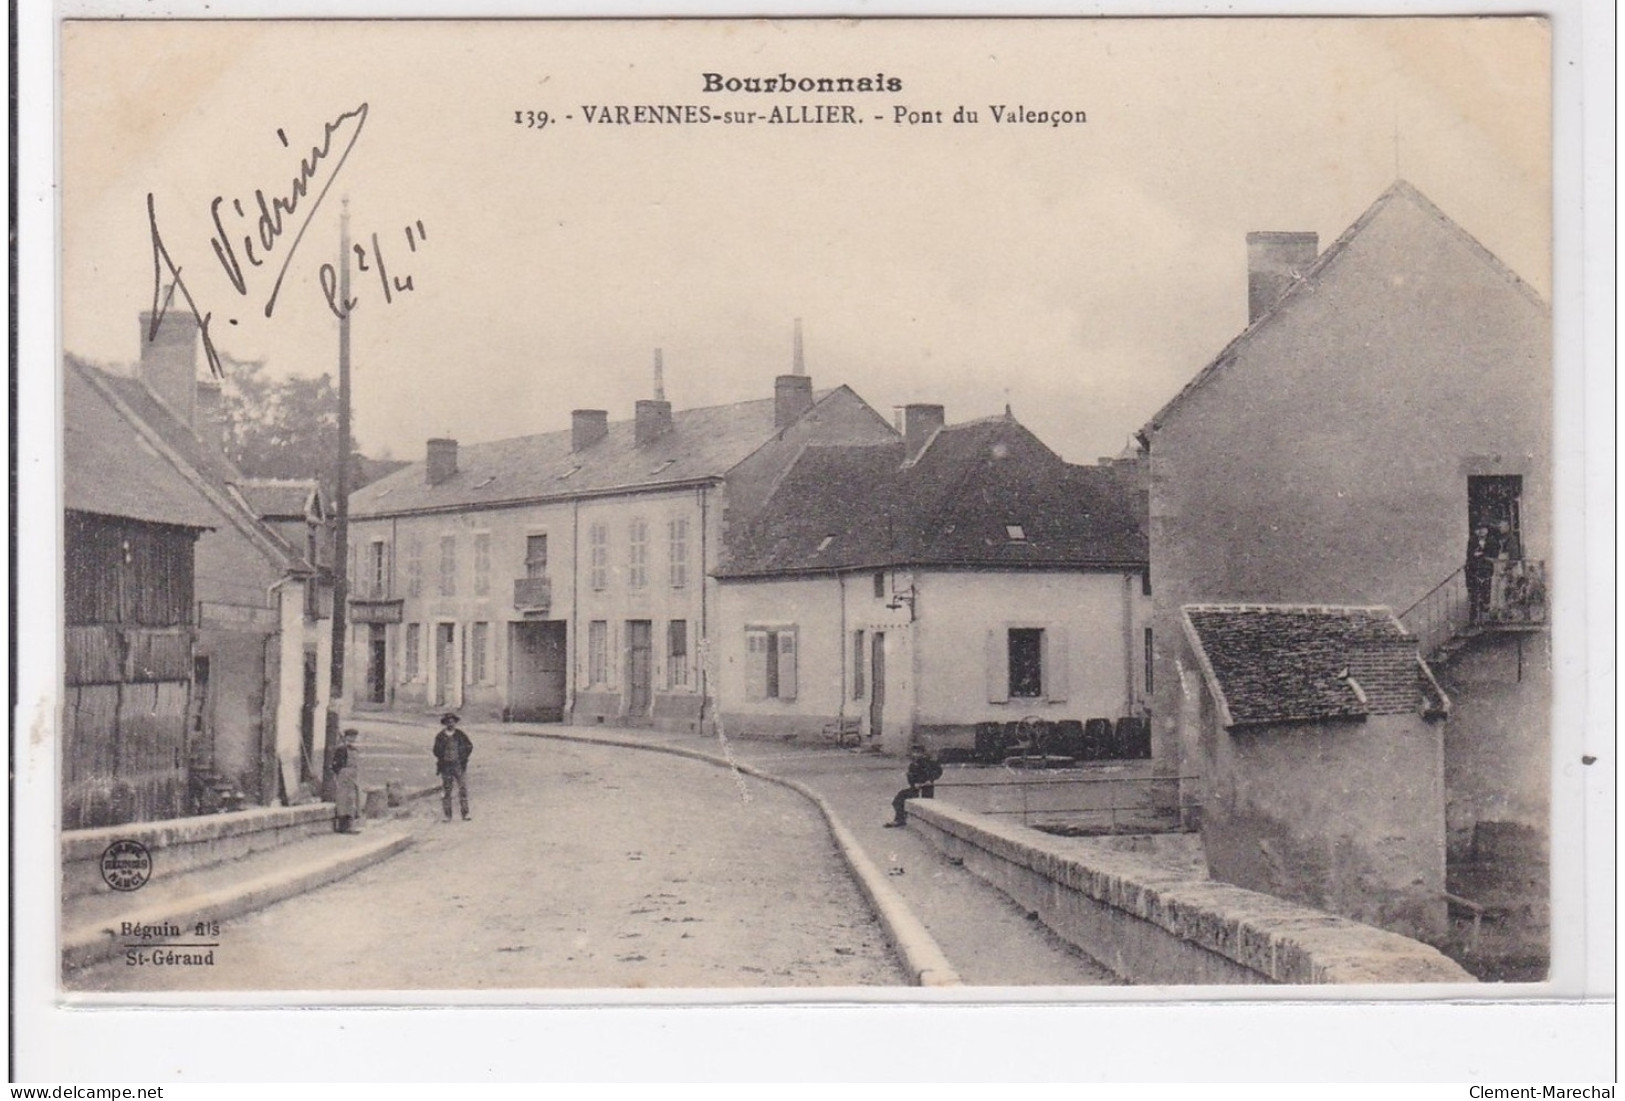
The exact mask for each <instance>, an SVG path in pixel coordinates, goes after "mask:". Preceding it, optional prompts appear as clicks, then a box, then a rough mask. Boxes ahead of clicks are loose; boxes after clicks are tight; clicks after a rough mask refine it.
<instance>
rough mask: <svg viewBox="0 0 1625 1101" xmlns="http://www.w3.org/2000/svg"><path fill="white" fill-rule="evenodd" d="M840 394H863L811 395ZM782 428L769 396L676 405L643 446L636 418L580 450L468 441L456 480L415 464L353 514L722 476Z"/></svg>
mask: <svg viewBox="0 0 1625 1101" xmlns="http://www.w3.org/2000/svg"><path fill="white" fill-rule="evenodd" d="M837 394H844V395H847V396H850V397H852V398H853V399H855V400H861V399H858V398H857V395H856V394H854V393H853V392H852V390H851V389H849V388H848V387H846V386H841V387H837V388H836V389H834V390H825V391H822V392H820V393H818V394H817V395H815V398H816V400H815V401H814V404H813V410H816V409H817V408H818V407H819V406H820V405H822V404H823V403H824V402H827V401H829V400H830V399H831V398H832V397H834V396H835V395H837ZM803 415H804V416H806V415H811V411H809V413H808V414H803ZM777 432H778V429H777V427H776V426H775V424H774V399H773V398H763V399H761V400H757V401H742V402H735V403H733V404H731V405H712V406H705V407H702V408H698V409H683V410H678V411H676V412H674V413H673V414H672V418H671V428H670V430H669V431H667V432H665V433H663V434H662V435H660V436H658V437H656V438H655V439H653V440H651V441H649V442H648V443H645V444H643V445H641V446H640V445H639V444H638V443H637V439H636V435H635V433H636V428H635V422H634V421H632V420H623V421H614V422H611V423H610V425H609V432H608V434H607V435H605V436H604V437H603V438H601V439H599V440H597V441H596V442H594V443H593V444H591V445H590V446H588V447H585V448H583V449H582V450H581V451H579V452H577V451H572V450H571V444H572V439H571V432H570V431H569V430H565V431H560V432H544V433H541V434H539V435H532V436H518V437H515V438H513V439H506V440H493V441H491V442H489V443H476V444H465V445H463V446H461V447H460V448H459V449H458V453H457V473H456V474H454V475H452V476H451V477H450V478H448V479H446V480H445V481H443V482H441V483H440V484H438V485H430V484H429V483H428V480H427V478H426V476H425V474H426V471H425V465H426V464H425V463H423V462H415V463H412V464H411V465H410V466H407V467H405V468H403V469H401V470H397V471H395V472H394V473H392V474H389V475H387V476H385V477H383V478H380V479H379V480H378V481H376V482H373V483H372V484H371V485H367V486H363V487H362V488H360V489H358V490H356V491H355V492H354V493H352V494H351V495H350V515H351V516H352V517H364V516H389V515H393V514H398V513H406V512H418V511H435V510H449V509H457V508H479V507H491V506H496V505H502V504H508V503H516V502H521V501H527V502H528V501H537V500H547V499H560V500H568V499H570V498H572V497H581V496H589V495H592V494H595V493H604V492H611V491H616V490H626V489H657V488H659V487H661V486H665V485H682V484H685V483H689V482H693V481H696V480H703V479H708V478H720V477H722V476H723V475H725V474H727V473H728V471H730V470H732V469H733V468H734V467H735V466H737V465H739V463H741V462H742V461H744V460H745V459H746V458H747V457H749V456H750V455H751V454H752V453H753V452H754V451H756V450H757V449H758V448H759V447H761V446H762V445H763V444H765V443H767V442H768V441H769V440H770V439H772V438H773V437H774V435H775V434H776V433H777Z"/></svg>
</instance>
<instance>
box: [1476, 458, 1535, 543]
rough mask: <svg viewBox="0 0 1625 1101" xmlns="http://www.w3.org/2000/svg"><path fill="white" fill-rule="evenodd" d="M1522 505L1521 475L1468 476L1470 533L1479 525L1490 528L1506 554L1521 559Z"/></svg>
mask: <svg viewBox="0 0 1625 1101" xmlns="http://www.w3.org/2000/svg"><path fill="white" fill-rule="evenodd" d="M1522 504H1523V476H1522V475H1519V474H1473V475H1469V476H1468V478H1467V529H1468V532H1469V534H1470V533H1471V532H1472V531H1473V530H1474V529H1476V528H1479V527H1487V528H1489V529H1490V531H1491V533H1493V536H1494V538H1495V541H1496V544H1497V546H1498V548H1499V549H1501V550H1502V551H1504V552H1505V554H1506V557H1508V558H1522V557H1523V554H1522V538H1521V534H1522V521H1523V515H1522V513H1523V508H1522ZM1503 525H1504V526H1503Z"/></svg>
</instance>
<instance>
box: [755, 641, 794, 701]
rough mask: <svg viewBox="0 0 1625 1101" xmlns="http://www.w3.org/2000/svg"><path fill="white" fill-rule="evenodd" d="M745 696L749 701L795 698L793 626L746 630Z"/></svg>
mask: <svg viewBox="0 0 1625 1101" xmlns="http://www.w3.org/2000/svg"><path fill="white" fill-rule="evenodd" d="M745 695H746V696H747V697H748V698H750V699H753V700H793V699H795V698H796V632H795V628H794V627H790V628H775V629H773V630H767V629H765V628H757V627H751V628H747V629H746V631H745Z"/></svg>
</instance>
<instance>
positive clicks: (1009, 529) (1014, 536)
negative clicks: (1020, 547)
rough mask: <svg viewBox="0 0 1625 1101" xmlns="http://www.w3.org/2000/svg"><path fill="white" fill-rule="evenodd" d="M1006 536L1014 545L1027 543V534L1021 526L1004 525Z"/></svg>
mask: <svg viewBox="0 0 1625 1101" xmlns="http://www.w3.org/2000/svg"><path fill="white" fill-rule="evenodd" d="M1004 536H1005V538H1006V539H1008V540H1010V542H1012V543H1025V542H1026V541H1027V533H1026V531H1025V530H1023V529H1022V526H1021V525H1020V524H1006V525H1004Z"/></svg>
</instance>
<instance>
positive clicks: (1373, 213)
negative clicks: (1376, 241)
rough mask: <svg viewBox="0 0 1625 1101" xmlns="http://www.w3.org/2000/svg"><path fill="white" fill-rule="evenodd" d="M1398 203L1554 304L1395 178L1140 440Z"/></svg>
mask: <svg viewBox="0 0 1625 1101" xmlns="http://www.w3.org/2000/svg"><path fill="white" fill-rule="evenodd" d="M1396 202H1406V203H1409V204H1411V205H1412V206H1414V207H1415V208H1416V209H1418V210H1420V211H1421V212H1422V213H1423V214H1425V215H1426V216H1427V218H1428V220H1429V221H1431V222H1432V223H1434V224H1435V225H1436V226H1437V227H1438V228H1439V229H1440V230H1442V231H1443V232H1444V233H1445V235H1447V236H1448V237H1452V238H1454V239H1455V240H1456V241H1458V242H1460V243H1461V244H1464V245H1466V246H1467V248H1468V249H1469V250H1470V251H1471V252H1473V253H1475V254H1476V255H1477V256H1478V258H1479V259H1480V260H1481V261H1483V263H1484V264H1485V265H1486V266H1487V267H1489V268H1490V269H1491V270H1493V271H1494V272H1495V273H1496V274H1497V275H1499V276H1500V277H1501V278H1502V279H1503V280H1505V281H1506V283H1507V285H1508V286H1510V287H1512V288H1513V289H1514V290H1515V291H1516V292H1517V293H1518V294H1520V295H1521V296H1523V297H1524V298H1526V299H1528V300H1529V301H1530V302H1532V303H1533V304H1535V305H1537V306H1539V307H1540V308H1541V309H1543V310H1544V309H1548V308H1549V307H1548V305H1547V303H1546V302H1545V301H1544V300H1543V299H1542V298H1541V297H1540V295H1539V294H1537V293H1536V292H1535V290H1534V288H1533V287H1531V286H1529V284H1528V283H1525V282H1524V281H1523V280H1522V279H1521V278H1519V276H1518V274H1517V273H1516V272H1514V271H1513V270H1512V269H1511V268H1509V267H1507V266H1506V264H1504V263H1502V261H1501V259H1500V257H1498V256H1496V255H1495V254H1494V253H1493V252H1491V251H1490V250H1489V249H1487V248H1485V247H1484V246H1483V245H1482V244H1481V243H1480V242H1479V241H1478V239H1477V238H1476V237H1474V236H1473V235H1472V234H1470V233H1468V232H1467V231H1466V230H1465V229H1462V228H1461V226H1459V225H1457V224H1456V222H1455V221H1454V220H1452V219H1451V218H1450V216H1449V215H1448V214H1446V213H1445V212H1444V211H1442V210H1440V209H1439V208H1438V207H1437V206H1435V205H1434V204H1433V201H1432V200H1431V199H1429V198H1428V197H1427V196H1426V195H1423V194H1422V193H1421V192H1420V191H1418V190H1417V189H1416V188H1415V187H1414V186H1412V185H1411V184H1410V183H1408V182H1406V181H1405V180H1395V181H1394V182H1393V183H1392V184H1390V185H1389V186H1388V189H1387V190H1386V191H1384V192H1383V193H1382V194H1381V195H1379V196H1377V199H1376V201H1375V202H1373V203H1372V204H1371V205H1370V206H1369V207H1367V208H1366V210H1365V213H1363V214H1361V215H1360V216H1359V217H1358V218H1356V219H1355V220H1354V223H1353V224H1352V225H1350V226H1349V228H1348V229H1346V230H1344V231H1343V233H1342V235H1341V236H1339V237H1338V238H1337V240H1336V241H1334V242H1332V244H1331V245H1329V246H1328V247H1327V248H1326V250H1325V251H1324V252H1322V253H1321V254H1320V255H1319V256H1317V257H1316V258H1315V262H1314V263H1313V264H1311V265H1310V266H1309V267H1308V268H1307V269H1305V270H1304V272H1303V275H1302V276H1301V277H1300V278H1299V279H1297V280H1296V281H1295V282H1294V283H1293V284H1292V286H1291V287H1290V288H1289V289H1288V290H1287V291H1286V293H1285V294H1283V295H1282V296H1281V297H1280V298H1279V299H1278V300H1277V301H1276V302H1275V304H1274V305H1273V306H1271V307H1270V308H1269V309H1268V310H1266V311H1264V313H1263V314H1261V315H1260V316H1259V317H1258V318H1257V319H1255V320H1254V321H1253V322H1252V323H1251V324H1249V325H1248V326H1247V328H1245V329H1243V330H1242V331H1241V332H1240V333H1239V334H1238V335H1237V336H1236V337H1235V339H1233V340H1231V341H1230V343H1229V344H1227V345H1225V347H1224V349H1223V350H1222V351H1220V352H1219V354H1218V355H1217V356H1215V357H1213V359H1212V361H1210V362H1209V363H1208V364H1207V366H1205V367H1203V368H1202V369H1201V370H1200V371H1198V372H1197V373H1196V376H1195V377H1194V378H1192V379H1191V380H1190V381H1189V382H1187V383H1186V384H1185V385H1184V386H1183V387H1181V388H1180V391H1179V392H1178V393H1177V394H1175V395H1174V396H1173V397H1172V398H1171V399H1169V401H1168V402H1167V404H1165V405H1164V406H1163V407H1162V408H1161V409H1158V410H1157V411H1156V413H1154V414H1152V417H1151V419H1150V420H1149V421H1147V422H1146V423H1145V426H1144V427H1143V428H1141V429H1140V431H1139V433H1138V434H1139V437H1140V439H1141V440H1142V441H1143V440H1149V439H1150V438H1151V437H1152V436H1153V435H1154V434H1155V433H1156V431H1157V429H1159V428H1161V427H1162V425H1163V422H1164V421H1166V420H1167V419H1168V416H1169V414H1171V413H1172V412H1173V411H1174V410H1175V409H1176V408H1177V407H1178V406H1179V405H1180V404H1182V403H1183V402H1184V401H1185V399H1186V398H1187V397H1189V396H1190V394H1191V393H1192V392H1194V391H1195V390H1198V389H1200V388H1201V387H1202V386H1204V385H1206V384H1207V382H1208V381H1209V380H1210V379H1212V378H1213V376H1214V375H1216V374H1218V373H1219V372H1221V371H1223V370H1224V369H1225V368H1226V367H1227V366H1228V365H1229V364H1230V363H1231V362H1232V361H1233V360H1234V359H1235V358H1236V354H1237V352H1239V351H1240V350H1241V349H1242V348H1243V347H1244V346H1245V345H1246V344H1248V343H1249V342H1250V341H1251V340H1252V339H1253V337H1254V336H1255V335H1256V334H1257V333H1258V332H1259V331H1260V330H1261V329H1263V328H1265V327H1266V326H1268V325H1271V324H1273V323H1274V322H1275V320H1276V319H1277V318H1279V317H1280V316H1281V315H1282V314H1283V313H1285V312H1286V310H1287V308H1288V307H1289V306H1290V305H1291V304H1292V303H1293V302H1295V301H1297V300H1298V299H1299V298H1301V297H1304V296H1306V295H1312V294H1314V293H1315V291H1316V289H1317V288H1318V287H1319V285H1320V284H1321V282H1322V280H1323V279H1324V277H1325V275H1326V273H1327V271H1328V269H1330V268H1332V267H1333V266H1334V265H1336V264H1337V263H1338V261H1339V260H1340V259H1341V258H1342V257H1343V255H1344V254H1345V252H1347V250H1348V246H1349V243H1350V242H1352V241H1353V240H1354V239H1355V238H1357V237H1358V236H1359V235H1360V234H1361V233H1362V232H1364V230H1365V229H1366V227H1368V226H1369V225H1370V224H1371V223H1372V222H1373V221H1375V220H1376V219H1377V218H1378V217H1379V216H1380V215H1381V214H1382V212H1383V211H1384V210H1386V209H1387V208H1388V207H1390V206H1391V205H1393V204H1394V203H1396Z"/></svg>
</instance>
